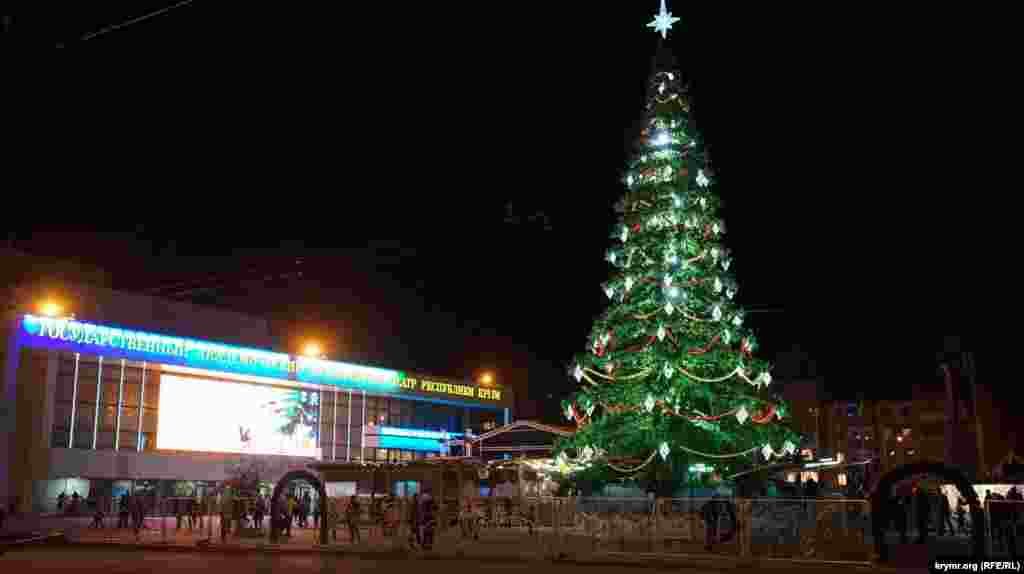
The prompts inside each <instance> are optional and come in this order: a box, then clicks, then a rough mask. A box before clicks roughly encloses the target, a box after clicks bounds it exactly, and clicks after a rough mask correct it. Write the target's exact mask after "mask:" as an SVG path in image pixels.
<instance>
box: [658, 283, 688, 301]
mask: <svg viewBox="0 0 1024 574" xmlns="http://www.w3.org/2000/svg"><path fill="white" fill-rule="evenodd" d="M661 290H662V292H663V293H664V294H665V298H666V299H668V300H669V301H676V302H680V301H685V300H686V291H684V290H682V289H680V288H679V287H676V286H674V285H673V286H672V287H662V288H661Z"/></svg>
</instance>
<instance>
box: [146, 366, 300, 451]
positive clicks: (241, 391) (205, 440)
mask: <svg viewBox="0 0 1024 574" xmlns="http://www.w3.org/2000/svg"><path fill="white" fill-rule="evenodd" d="M319 399H320V396H319V393H318V392H317V391H310V390H304V389H287V388H280V387H270V386H266V385H253V384H245V383H228V382H221V381H211V380H205V379H197V378H191V377H178V376H173V375H167V374H164V375H163V376H161V377H160V410H159V411H158V413H159V415H158V416H159V421H158V424H157V434H156V446H157V448H159V449H164V450H192V451H202V452H232V453H251V454H278V455H288V456H305V457H316V458H319V457H320V452H319V449H317V430H318V429H319V411H320V403H319Z"/></svg>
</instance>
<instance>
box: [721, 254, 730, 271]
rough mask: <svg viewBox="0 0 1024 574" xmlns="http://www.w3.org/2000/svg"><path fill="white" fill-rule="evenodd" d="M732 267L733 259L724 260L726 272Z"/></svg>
mask: <svg viewBox="0 0 1024 574" xmlns="http://www.w3.org/2000/svg"><path fill="white" fill-rule="evenodd" d="M730 265H732V259H730V258H728V257H726V258H725V259H722V269H724V270H725V271H728V270H729V266H730Z"/></svg>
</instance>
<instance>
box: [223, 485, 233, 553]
mask: <svg viewBox="0 0 1024 574" xmlns="http://www.w3.org/2000/svg"><path fill="white" fill-rule="evenodd" d="M234 506H235V505H234V501H233V500H232V499H231V497H230V496H229V495H228V494H227V493H224V494H222V495H221V498H220V542H221V544H224V543H226V542H227V541H228V535H229V534H231V517H232V515H233V514H234Z"/></svg>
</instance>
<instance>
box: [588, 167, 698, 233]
mask: <svg viewBox="0 0 1024 574" xmlns="http://www.w3.org/2000/svg"><path fill="white" fill-rule="evenodd" d="M709 183H711V180H709V179H708V176H706V175H704V170H703V169H698V170H697V185H699V186H701V187H707V186H708V184H709ZM701 205H702V206H703V204H701ZM606 229H607V228H606Z"/></svg>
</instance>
